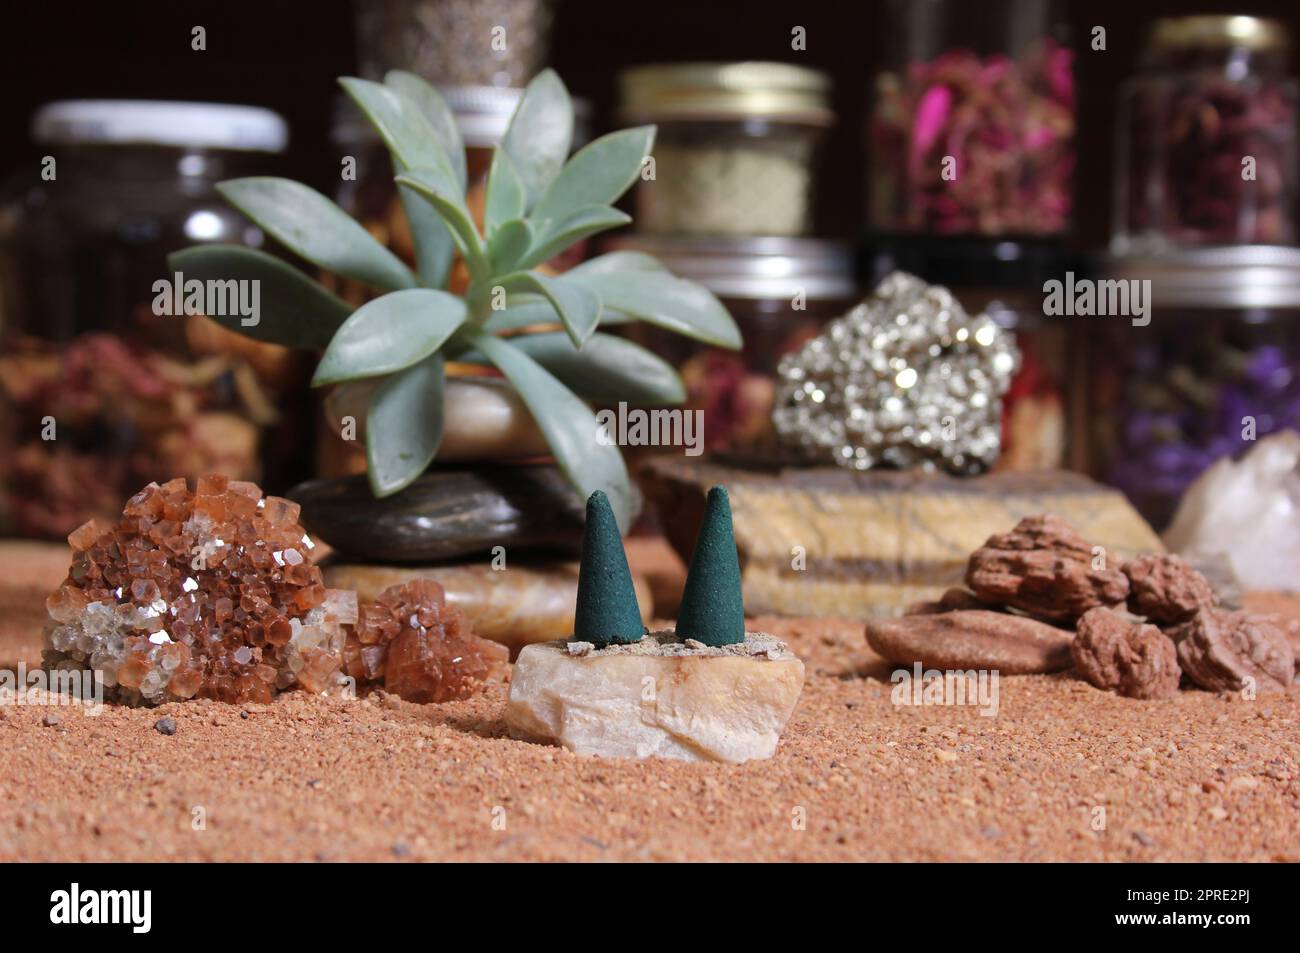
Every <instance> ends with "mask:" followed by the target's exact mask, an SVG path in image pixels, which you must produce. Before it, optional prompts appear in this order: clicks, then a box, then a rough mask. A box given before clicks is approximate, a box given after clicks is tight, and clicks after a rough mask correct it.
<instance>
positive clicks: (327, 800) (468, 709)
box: [0, 544, 1300, 861]
mask: <svg viewBox="0 0 1300 953" xmlns="http://www.w3.org/2000/svg"><path fill="white" fill-rule="evenodd" d="M658 559H660V554H659V553H656V552H655V547H634V549H633V560H634V562H641V561H643V560H658ZM65 566H66V551H65V550H61V549H60V548H59V547H55V548H54V549H52V550H34V549H26V550H22V551H19V550H18V549H16V548H15V545H14V544H0V667H6V668H12V667H13V666H14V665H15V664H16V662H17V661H18V660H19V659H24V660H26V661H27V662H28V663H29V664H33V663H35V662H37V661H38V660H39V654H40V651H39V650H40V637H39V628H40V623H41V619H42V617H43V611H42V608H41V600H42V599H43V597H44V591H45V589H46V588H47V587H48V586H50V585H52V584H54V583H57V581H58V578H59V577H60V576H61V574H62V571H63V569H64V568H65ZM659 568H660V569H661V570H662V568H663V567H662V563H660V566H659ZM51 572H52V573H53V574H54V578H53V581H52V582H51V581H50V579H49V573H51ZM668 588H671V586H669V587H668ZM1268 607H1269V608H1270V609H1273V610H1281V611H1286V612H1287V613H1288V614H1290V615H1292V616H1300V599H1297V598H1283V597H1271V598H1270V600H1269V605H1268ZM754 625H755V626H756V627H759V628H763V629H766V630H767V631H771V632H775V633H777V634H779V635H781V636H782V637H783V638H786V639H787V640H788V641H789V642H790V644H791V647H792V648H793V649H794V650H795V651H796V652H798V653H799V654H800V655H802V656H803V657H804V659H805V661H806V662H807V663H808V681H807V684H806V686H805V688H804V694H803V697H802V699H801V700H800V703H799V707H798V708H797V709H796V711H795V713H794V716H793V718H792V719H791V722H790V724H789V726H788V727H787V729H786V732H785V735H784V737H783V739H782V742H781V745H780V747H779V749H778V751H777V754H776V757H775V758H773V759H772V760H770V761H764V762H756V763H750V764H746V765H741V766H728V765H696V764H682V763H677V762H667V761H647V762H636V761H623V760H597V759H592V758H586V757H580V756H577V755H573V754H570V753H568V752H566V751H564V750H561V749H556V748H547V747H542V746H538V745H533V744H528V743H525V742H520V741H513V740H510V739H508V738H505V737H503V736H502V725H501V713H502V708H503V704H504V698H505V692H506V689H504V688H500V689H497V690H494V691H492V692H490V693H488V694H486V695H484V696H481V697H479V698H477V699H474V700H472V701H467V702H456V703H451V704H446V705H427V706H421V705H413V704H408V703H404V702H400V701H397V700H395V699H389V698H387V697H386V696H382V695H381V696H372V697H371V698H369V699H366V700H362V701H354V702H342V701H331V700H325V699H320V698H314V697H308V696H305V695H300V694H292V695H289V696H286V697H284V698H282V699H279V700H277V701H276V702H275V703H273V704H271V705H268V706H265V707H250V708H247V709H239V708H237V707H231V706H226V705H221V704H218V703H211V702H192V703H186V704H172V705H167V706H164V707H163V708H160V709H152V710H143V709H134V710H133V709H115V708H110V709H105V710H104V712H103V713H102V714H101V715H99V716H98V717H91V716H88V715H87V714H85V713H84V712H83V711H81V710H79V709H76V708H71V707H62V706H60V707H23V706H17V707H15V706H7V707H4V708H0V860H6V861H7V860H182V859H184V860H312V859H318V860H382V859H411V860H647V859H649V860H669V859H674V860H706V859H707V860H940V859H953V860H1008V859H1011V860H1072V859H1077V860H1174V859H1184V860H1210V859H1214V860H1300V741H1298V740H1297V730H1296V729H1297V724H1300V693H1297V692H1295V691H1292V692H1290V693H1288V694H1287V695H1285V696H1277V695H1275V696H1261V697H1260V699H1258V700H1257V701H1254V702H1245V701H1241V700H1239V699H1236V698H1235V697H1227V696H1217V695H1211V694H1208V693H1205V692H1197V691H1185V692H1182V693H1180V695H1179V696H1178V697H1177V698H1176V699H1174V700H1172V701H1164V702H1140V701H1131V700H1128V699H1124V698H1119V697H1117V696H1114V695H1108V694H1105V693H1103V692H1099V691H1097V690H1095V689H1093V688H1091V687H1090V686H1088V685H1087V684H1085V683H1083V682H1080V681H1078V680H1076V679H1074V678H1072V677H1070V676H1069V675H1058V676H1008V677H1006V678H1003V679H1002V681H1001V697H1000V702H1001V709H1000V711H999V713H998V715H997V716H996V717H992V718H988V717H981V716H980V715H979V714H978V713H977V711H976V710H975V709H973V708H946V707H920V708H913V707H895V706H894V705H892V704H891V702H890V689H891V685H890V684H889V682H888V668H887V667H886V666H885V665H884V664H883V663H882V662H881V661H880V660H879V659H878V658H876V657H875V656H874V655H873V654H872V652H871V651H870V649H869V648H868V647H867V645H866V642H865V640H864V639H863V636H862V627H861V625H860V624H859V623H857V622H853V621H843V620H799V619H785V620H777V619H759V620H755V622H754ZM245 713H246V714H247V717H244V714H245ZM48 715H53V716H55V717H57V719H58V723H57V724H55V725H52V726H47V725H46V724H45V720H46V717H47V716H48ZM162 717H170V718H172V719H174V720H175V723H176V726H177V728H176V733H175V734H174V735H172V736H166V735H162V734H160V733H159V732H158V731H156V730H155V729H154V723H155V722H156V721H157V720H158V719H159V718H162ZM1099 808H1104V809H1105V810H1104V829H1101V830H1097V829H1094V828H1095V826H1096V825H1097V824H1098V822H1099V821H1100V820H1101V812H1099V810H1098V809H1099ZM199 817H202V821H203V823H202V824H201V825H200V824H198V821H197V818H199ZM801 821H802V823H801Z"/></svg>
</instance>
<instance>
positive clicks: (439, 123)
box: [384, 69, 469, 192]
mask: <svg viewBox="0 0 1300 953" xmlns="http://www.w3.org/2000/svg"><path fill="white" fill-rule="evenodd" d="M384 85H385V86H387V87H388V88H389V89H391V90H393V91H394V92H396V93H397V94H398V95H399V96H404V97H406V98H407V99H409V100H410V101H411V102H412V103H414V104H415V106H416V108H417V109H419V110H420V112H422V113H423V114H424V118H425V119H427V120H428V122H429V127H430V128H431V129H432V130H433V134H434V135H435V136H437V138H438V145H440V146H442V151H443V152H445V153H446V154H447V158H448V160H450V162H451V168H452V171H453V172H454V173H455V174H456V181H457V182H458V183H460V190H461V191H462V192H464V191H465V189H466V187H467V186H468V180H469V173H468V170H467V169H466V167H465V142H464V140H463V139H462V138H461V135H460V126H458V125H456V117H455V115H454V114H453V113H452V111H451V108H450V107H449V106H448V105H447V101H446V100H445V99H443V98H442V94H441V93H439V92H438V91H437V90H436V89H434V87H433V85H432V84H431V83H430V82H429V81H428V80H426V79H425V78H424V77H423V76H417V75H416V74H414V73H408V72H407V71H406V70H400V69H395V70H389V71H388V72H387V73H385V74H384Z"/></svg>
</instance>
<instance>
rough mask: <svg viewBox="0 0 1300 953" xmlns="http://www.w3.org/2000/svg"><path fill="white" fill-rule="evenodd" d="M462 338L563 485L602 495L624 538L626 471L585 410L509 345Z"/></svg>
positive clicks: (628, 493)
mask: <svg viewBox="0 0 1300 953" xmlns="http://www.w3.org/2000/svg"><path fill="white" fill-rule="evenodd" d="M465 337H466V339H467V341H468V342H469V343H470V344H472V345H473V346H474V347H475V348H477V349H478V350H479V351H480V352H482V353H483V354H484V355H485V356H486V357H487V359H488V360H489V361H491V362H492V363H493V364H494V365H495V366H496V367H497V369H498V370H500V371H501V373H502V374H504V375H505V376H506V378H507V379H508V380H509V381H510V383H511V384H513V385H514V388H515V390H517V391H518V392H519V396H520V397H521V398H523V401H524V404H525V405H526V406H527V407H528V409H529V411H531V412H532V415H533V418H534V419H535V420H536V421H537V425H538V426H539V427H540V428H541V429H542V433H543V434H544V435H545V437H546V442H547V443H548V444H549V445H550V448H551V452H552V453H554V454H555V462H556V464H557V465H558V466H559V467H560V470H561V472H563V473H564V475H565V477H566V478H567V479H568V481H569V482H570V483H571V484H573V486H574V487H575V488H576V489H577V490H578V491H579V492H580V493H581V494H582V495H583V496H584V497H586V496H590V495H591V494H592V493H594V492H595V491H596V490H603V491H604V493H605V495H606V496H608V497H609V502H610V505H611V506H612V507H613V509H614V515H615V516H616V517H617V519H618V524H619V527H620V529H621V530H622V531H623V532H624V533H626V532H627V530H628V528H629V524H630V522H631V517H632V488H631V485H630V483H629V482H628V476H627V467H626V466H625V465H624V463H623V455H622V454H621V453H620V452H619V449H618V447H617V446H615V445H614V444H612V443H602V442H601V441H600V440H599V439H598V438H597V435H598V434H599V432H600V425H599V423H598V422H597V420H596V415H595V414H593V413H592V412H591V408H590V407H588V406H587V405H586V404H585V403H583V402H582V400H581V399H580V398H579V397H578V396H577V395H576V394H574V393H573V392H572V391H571V390H569V389H568V388H567V387H565V386H564V385H563V384H561V383H560V382H559V381H558V380H556V379H555V377H553V376H552V375H551V374H550V372H548V371H547V370H546V369H545V368H543V367H542V366H541V365H540V364H538V363H537V362H536V361H534V360H533V359H532V358H531V357H529V356H528V355H527V354H525V353H524V352H523V351H521V350H519V349H518V348H517V347H515V346H514V345H513V344H511V343H510V342H508V341H505V340H502V339H501V338H498V337H496V336H494V335H491V334H487V333H486V332H483V331H469V332H465Z"/></svg>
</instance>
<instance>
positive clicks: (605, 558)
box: [573, 490, 646, 645]
mask: <svg viewBox="0 0 1300 953" xmlns="http://www.w3.org/2000/svg"><path fill="white" fill-rule="evenodd" d="M645 632H646V628H645V624H644V623H643V622H642V621H641V610H640V608H639V607H638V605H637V601H636V590H635V589H634V588H633V587H632V573H631V571H630V570H629V569H628V568H627V554H626V553H625V552H624V551H623V537H622V535H621V534H620V533H619V531H618V521H617V520H616V519H615V518H614V511H613V510H612V509H611V508H610V505H609V499H608V498H607V497H606V496H605V494H604V493H602V492H600V490H597V491H596V492H595V493H593V494H591V496H590V497H589V498H588V499H587V526H586V529H585V530H584V533H583V537H582V565H581V568H580V569H579V570H578V604H577V607H576V611H575V612H574V619H573V637H574V638H575V639H576V640H578V641H579V642H593V643H595V644H596V645H608V644H610V643H611V642H617V643H623V644H626V643H629V642H640V641H641V638H642V636H644V635H645Z"/></svg>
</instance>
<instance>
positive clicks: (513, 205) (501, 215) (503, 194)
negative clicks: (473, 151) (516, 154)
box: [483, 146, 526, 236]
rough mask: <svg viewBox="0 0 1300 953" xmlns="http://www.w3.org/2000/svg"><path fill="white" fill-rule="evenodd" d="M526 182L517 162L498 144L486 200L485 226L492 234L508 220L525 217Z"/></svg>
mask: <svg viewBox="0 0 1300 953" xmlns="http://www.w3.org/2000/svg"><path fill="white" fill-rule="evenodd" d="M525 200H526V197H525V195H524V183H523V180H522V179H520V178H519V173H518V172H516V171H515V164H514V163H513V162H511V161H510V157H509V156H508V155H506V153H505V151H504V150H503V149H502V148H501V147H500V146H498V147H497V148H496V149H494V150H493V152H492V167H491V168H490V169H488V179H487V197H486V199H485V200H484V209H483V227H484V231H486V232H487V234H488V235H489V236H490V235H492V233H493V232H495V231H496V230H497V229H498V228H500V227H501V226H502V225H504V224H505V223H506V222H510V221H513V220H514V219H517V218H523V216H524V211H525V207H524V206H525Z"/></svg>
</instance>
